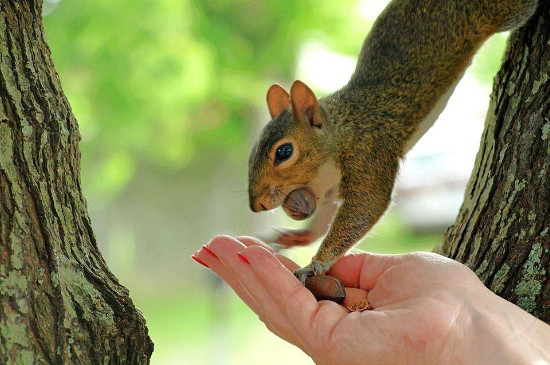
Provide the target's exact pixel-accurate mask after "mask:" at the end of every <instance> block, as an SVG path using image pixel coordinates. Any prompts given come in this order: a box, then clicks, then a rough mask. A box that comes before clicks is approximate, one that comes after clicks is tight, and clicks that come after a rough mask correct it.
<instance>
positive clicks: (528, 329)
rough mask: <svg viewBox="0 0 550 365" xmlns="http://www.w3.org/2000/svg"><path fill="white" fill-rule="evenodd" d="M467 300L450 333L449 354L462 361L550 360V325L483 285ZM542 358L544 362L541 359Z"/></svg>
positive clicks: (453, 358)
mask: <svg viewBox="0 0 550 365" xmlns="http://www.w3.org/2000/svg"><path fill="white" fill-rule="evenodd" d="M483 289H484V290H483V293H482V294H480V293H479V292H478V293H477V294H476V296H475V299H473V300H469V301H468V300H466V301H465V302H464V305H463V307H462V309H461V310H460V313H459V314H458V316H457V319H456V323H455V326H453V332H452V334H451V336H450V340H449V343H450V346H449V348H450V349H451V350H449V352H448V355H449V358H450V359H451V360H452V361H451V362H452V363H459V364H498V365H506V364H534V363H541V364H545V363H547V362H548V363H550V350H549V349H548V343H550V335H549V334H548V333H549V332H550V328H549V327H548V325H547V324H545V323H544V322H542V321H540V320H538V319H537V318H535V317H533V316H531V315H530V314H529V313H527V312H525V311H524V310H522V309H521V308H519V307H517V306H516V305H514V304H512V303H510V302H508V301H506V300H504V299H502V298H500V297H499V296H497V295H496V294H494V293H492V292H490V291H489V290H488V289H487V288H483ZM541 361H542V362H541Z"/></svg>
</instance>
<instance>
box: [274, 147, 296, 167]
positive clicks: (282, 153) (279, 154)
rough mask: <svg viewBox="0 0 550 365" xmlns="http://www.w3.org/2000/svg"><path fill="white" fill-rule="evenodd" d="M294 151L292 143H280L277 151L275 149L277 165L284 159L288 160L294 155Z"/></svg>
mask: <svg viewBox="0 0 550 365" xmlns="http://www.w3.org/2000/svg"><path fill="white" fill-rule="evenodd" d="M292 151H293V147H292V143H285V144H282V145H280V146H279V148H277V151H275V165H278V164H279V163H281V162H283V161H284V160H288V159H289V158H290V156H292Z"/></svg>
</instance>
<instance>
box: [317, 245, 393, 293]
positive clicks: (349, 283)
mask: <svg viewBox="0 0 550 365" xmlns="http://www.w3.org/2000/svg"><path fill="white" fill-rule="evenodd" d="M401 256H402V255H384V254H376V253H368V252H361V251H359V252H355V253H350V254H348V255H345V256H343V257H341V258H340V259H339V260H338V261H336V262H335V263H334V264H333V265H332V267H331V268H330V270H329V271H328V272H327V275H330V276H333V277H335V278H337V279H338V280H340V281H341V282H342V284H343V285H344V286H346V287H350V288H361V289H364V290H371V289H372V288H373V287H374V284H375V283H376V281H377V280H378V278H379V277H380V275H382V274H383V273H384V272H385V271H386V270H388V269H389V268H390V267H392V266H393V265H395V263H396V262H397V261H398V260H399V258H400V257H401Z"/></svg>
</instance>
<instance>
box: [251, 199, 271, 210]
mask: <svg viewBox="0 0 550 365" xmlns="http://www.w3.org/2000/svg"><path fill="white" fill-rule="evenodd" d="M258 200H259V199H254V198H252V197H250V210H252V211H253V212H261V211H262V210H267V208H266V207H265V205H263V204H262V203H261V202H259V201H258Z"/></svg>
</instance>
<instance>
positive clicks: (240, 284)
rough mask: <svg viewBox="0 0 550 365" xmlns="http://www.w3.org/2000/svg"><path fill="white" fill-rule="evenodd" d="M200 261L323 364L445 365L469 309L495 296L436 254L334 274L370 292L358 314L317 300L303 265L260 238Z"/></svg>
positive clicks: (362, 261)
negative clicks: (299, 272) (299, 274)
mask: <svg viewBox="0 0 550 365" xmlns="http://www.w3.org/2000/svg"><path fill="white" fill-rule="evenodd" d="M194 256H195V257H196V258H198V259H199V261H202V262H203V263H206V265H207V266H208V267H210V268H211V269H212V270H213V271H214V272H215V273H216V274H217V275H219V276H220V277H221V278H222V279H223V280H225V281H226V282H227V283H228V284H229V285H230V286H231V287H232V288H233V290H234V291H235V292H236V293H237V294H238V295H239V297H240V298H241V299H242V300H243V301H244V302H245V303H246V304H247V305H248V306H249V307H250V308H251V309H252V310H253V311H254V312H256V314H258V316H259V318H260V319H261V320H262V321H263V322H264V323H265V324H266V326H267V327H268V329H269V330H270V331H272V332H274V333H275V334H276V335H278V336H280V337H281V338H283V339H285V340H286V341H288V342H291V343H293V344H295V345H296V346H298V347H300V348H301V349H302V350H303V351H305V352H306V353H307V354H309V355H310V356H311V357H312V359H313V360H314V361H315V362H316V363H318V364H365V363H368V364H385V363H391V364H394V363H419V364H429V363H442V362H443V363H445V362H447V361H446V360H447V359H448V358H449V357H450V356H451V351H450V348H453V349H454V347H455V346H454V345H456V343H455V342H456V340H457V339H456V334H457V333H461V330H460V326H462V325H464V324H465V323H467V322H468V321H467V319H469V317H468V318H466V317H465V316H464V315H463V308H464V307H465V303H466V302H469V299H470V298H472V297H473V296H476V297H480V296H482V295H483V293H485V292H488V290H487V289H486V288H485V287H484V286H483V284H482V283H481V282H480V281H479V279H478V278H477V277H476V276H475V274H474V273H473V272H471V271H470V270H469V269H468V268H466V267H465V266H463V265H461V264H459V263H457V262H455V261H452V260H450V259H447V258H444V257H442V256H439V255H436V254H431V253H414V254H407V255H377V254H368V253H359V254H351V255H348V256H345V257H343V258H341V259H340V260H339V261H338V262H336V263H335V264H334V265H333V267H332V268H331V270H330V271H329V272H328V275H331V276H334V277H336V278H338V279H339V280H340V281H341V282H342V283H343V284H344V286H346V287H355V288H361V289H365V290H368V291H369V293H368V301H369V303H370V306H371V307H372V308H373V310H368V311H364V312H351V313H350V312H349V311H348V310H347V309H345V308H344V307H342V306H340V305H338V304H336V303H334V302H330V301H321V302H317V301H316V300H315V298H314V297H313V295H312V294H311V293H310V292H309V291H308V290H307V289H306V288H304V287H303V286H302V285H301V284H300V282H299V281H298V280H297V279H296V278H295V277H294V275H293V274H292V272H293V271H294V270H295V269H296V268H298V265H297V264H296V263H294V262H293V261H291V260H290V259H288V258H286V257H284V256H281V255H278V254H275V253H274V252H273V251H272V250H271V249H270V248H269V247H268V246H266V245H265V244H263V243H262V242H260V241H258V240H256V239H254V238H250V237H238V238H232V237H229V236H219V237H216V238H214V239H213V240H212V241H211V242H210V243H209V244H208V245H206V248H205V246H203V248H202V249H201V250H199V251H198V252H197V253H195V255H194ZM239 256H240V257H239ZM457 281H458V282H457ZM480 293H481V294H480Z"/></svg>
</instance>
